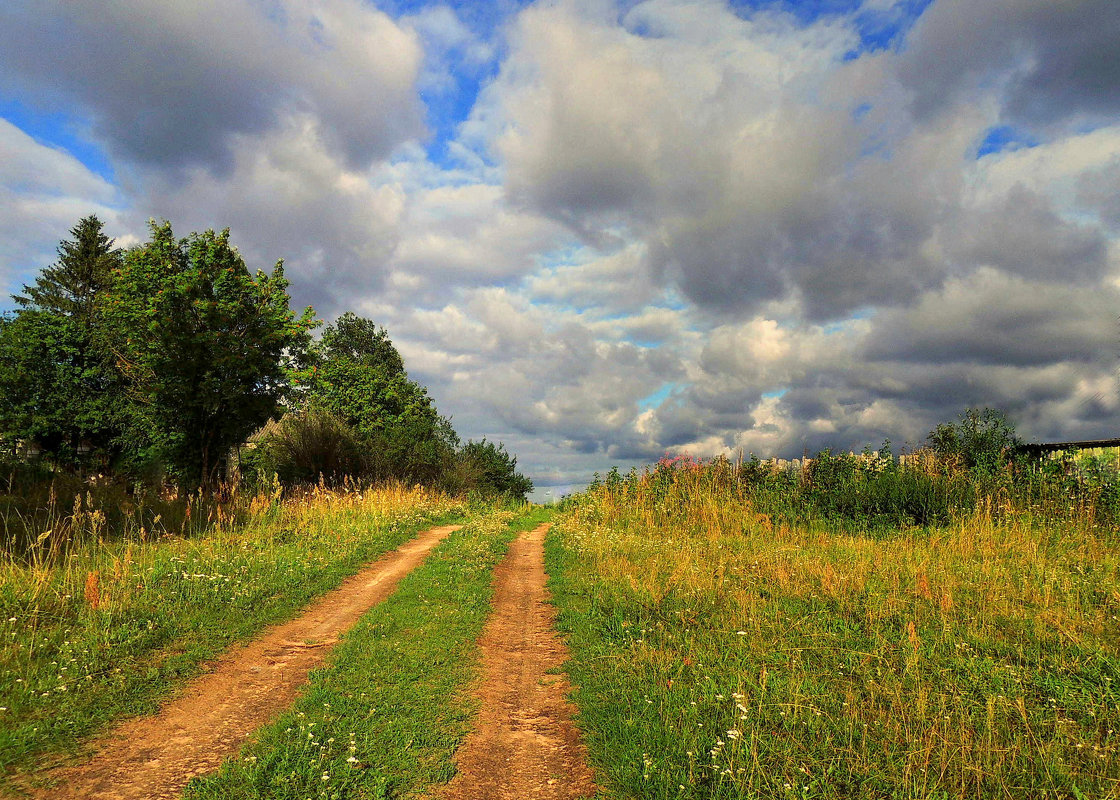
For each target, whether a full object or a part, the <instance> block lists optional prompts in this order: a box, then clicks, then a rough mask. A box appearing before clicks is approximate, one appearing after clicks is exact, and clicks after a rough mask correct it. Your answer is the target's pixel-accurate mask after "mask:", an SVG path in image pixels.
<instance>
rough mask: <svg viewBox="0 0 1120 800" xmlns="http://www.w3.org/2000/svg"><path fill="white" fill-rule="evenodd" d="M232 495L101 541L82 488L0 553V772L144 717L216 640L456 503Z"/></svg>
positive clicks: (262, 619) (412, 493)
mask: <svg viewBox="0 0 1120 800" xmlns="http://www.w3.org/2000/svg"><path fill="white" fill-rule="evenodd" d="M236 502H237V503H239V506H237V507H231V506H230V505H226V504H207V505H205V506H204V507H206V508H208V509H209V513H210V515H211V519H210V520H209V521H208V522H207V523H206V524H205V526H199V527H196V528H194V529H192V535H189V536H182V535H177V534H173V533H170V532H166V531H164V532H162V533H160V534H158V535H153V533H152V532H151V531H150V530H149V529H148V528H147V527H146V526H145V525H141V524H136V525H133V526H131V527H124V528H123V529H117V530H114V531H113V532H112V535H111V536H109V535H106V532H105V530H104V528H103V523H102V521H101V520H103V517H104V512H103V511H102V510H101V509H99V508H97V507H96V503H95V502H94V501H93V499H92V498H90V499H89V500H87V499H86V498H84V497H83V498H81V499H80V500H79V501H77V502H76V503H75V505H74V507H73V509H72V513H71V514H69V515H65V516H63V515H61V514H59V515H57V516H55V517H54V519H53V520H52V522H53V524H52V527H50V528H47V529H45V530H43V532H42V533H41V534H40V535H39V536H38V537H36V541H35V542H34V543H33V544H32V545H31V547H30V548H28V549H26V550H24V551H23V552H21V553H18V554H12V553H8V554H6V555H5V556H4V557H3V558H2V559H0V771H10V770H11V769H12V768H13V767H15V766H27V765H28V764H29V763H30V760H31V759H32V758H33V757H34V756H35V755H36V754H39V753H42V752H48V751H52V750H58V749H66V748H70V747H73V746H75V745H76V744H77V743H78V742H79V741H80V739H81V738H82V737H84V736H85V735H87V734H89V733H90V732H92V731H94V730H96V729H97V728H98V727H99V726H100V725H102V724H103V723H105V722H106V721H109V720H111V719H112V718H114V717H116V716H119V715H121V714H127V713H137V712H142V711H146V710H150V709H151V708H152V707H153V703H154V702H155V701H156V700H157V699H158V698H159V697H160V696H161V695H163V694H165V693H166V692H167V691H169V690H171V689H172V688H173V687H174V686H175V685H177V684H179V683H181V682H182V681H184V680H186V679H187V678H188V677H190V676H191V675H193V674H194V673H195V672H196V671H197V669H198V664H199V663H200V662H201V661H203V660H205V659H207V658H210V657H213V656H214V655H215V654H216V653H218V652H220V651H221V650H222V649H223V648H224V647H226V646H228V644H229V643H230V642H232V641H235V640H237V639H239V638H244V637H246V636H250V635H252V634H253V633H254V632H255V631H257V630H259V629H260V628H261V627H263V626H264V625H267V624H269V623H272V622H276V621H279V620H281V619H284V618H286V617H288V616H290V615H291V614H293V613H295V611H297V610H298V609H299V608H300V607H302V606H303V605H304V604H305V603H306V602H307V601H308V600H310V599H311V598H312V597H314V596H317V595H318V594H321V593H323V592H325V591H327V590H329V589H331V588H334V586H336V585H338V584H339V583H340V582H341V581H342V580H343V579H344V578H345V577H346V576H347V575H349V574H351V573H353V572H354V571H356V570H357V569H358V568H360V567H361V565H363V564H364V563H366V562H368V561H369V560H372V559H373V558H375V557H376V556H377V555H379V554H381V553H382V552H385V551H386V550H389V549H391V548H393V547H396V546H397V545H399V544H401V543H402V542H403V541H405V540H407V539H408V538H409V537H410V536H411V535H412V534H413V533H414V532H415V531H416V530H417V529H419V528H420V527H422V526H424V525H426V524H429V523H431V522H433V521H435V520H437V519H443V518H447V517H449V516H451V515H453V514H458V513H462V512H463V511H464V508H463V506H462V505H461V504H460V503H458V502H457V501H455V500H454V499H452V498H449V497H446V496H444V495H442V494H439V493H433V492H429V491H427V490H424V489H420V488H418V487H417V488H411V487H405V486H400V485H390V486H385V487H380V488H374V489H368V488H367V489H359V488H356V487H355V488H353V489H350V490H346V491H327V490H325V489H312V490H309V491H307V492H305V493H302V494H299V495H296V496H289V497H285V498H281V497H280V496H279V494H276V495H261V496H258V497H254V498H243V499H241V500H239V501H236ZM91 506H92V508H91ZM197 507H198V506H196V508H197ZM192 513H193V512H191V510H190V507H189V506H188V507H187V510H186V511H184V515H185V516H186V517H188V518H189V517H190V516H191V514H192Z"/></svg>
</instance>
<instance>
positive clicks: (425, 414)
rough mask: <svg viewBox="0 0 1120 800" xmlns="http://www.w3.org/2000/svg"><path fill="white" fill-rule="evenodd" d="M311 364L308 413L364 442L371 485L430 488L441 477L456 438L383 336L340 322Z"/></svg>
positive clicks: (373, 328) (361, 322) (368, 324)
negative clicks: (377, 481)
mask: <svg viewBox="0 0 1120 800" xmlns="http://www.w3.org/2000/svg"><path fill="white" fill-rule="evenodd" d="M311 360H312V363H313V364H314V370H313V377H312V379H311V386H310V389H309V396H308V401H309V403H310V405H311V406H312V407H315V408H321V409H323V410H326V411H328V412H330V413H331V414H332V415H334V416H335V417H336V418H337V419H338V420H339V421H340V422H342V423H343V424H344V425H346V426H348V427H349V428H351V429H353V430H354V431H355V432H356V433H357V434H358V436H359V437H361V439H362V441H363V442H364V443H365V445H366V447H367V448H368V449H369V455H370V465H371V470H372V471H373V473H374V475H375V477H398V478H406V479H409V480H417V481H424V482H431V481H435V480H437V479H438V478H439V477H440V476H441V475H442V474H443V472H444V471H445V470H446V468H447V465H448V462H449V460H450V459H451V458H453V456H454V448H455V445H456V444H457V438H456V437H455V434H454V431H453V430H452V429H451V426H450V424H448V423H447V421H446V420H444V419H443V418H442V417H441V416H440V415H439V413H438V412H437V411H436V408H435V404H434V403H432V399H431V397H429V396H428V391H427V389H425V388H424V387H423V386H421V385H420V384H418V383H416V382H415V381H413V380H411V379H410V378H409V377H408V374H407V373H406V372H405V369H404V360H403V359H402V358H401V356H400V353H399V352H398V351H397V348H396V347H394V346H393V343H392V342H391V341H390V340H389V336H388V334H387V333H386V331H385V329H384V328H380V327H378V326H377V325H375V324H374V323H373V322H372V321H370V320H368V319H364V318H362V317H358V316H356V315H355V314H352V313H346V314H343V315H342V316H341V317H339V319H338V320H337V321H336V322H335V324H333V325H330V326H328V327H327V328H326V329H325V330H324V331H323V336H322V338H321V340H320V342H319V344H318V346H317V347H316V348H315V354H314V356H313V357H312V359H311Z"/></svg>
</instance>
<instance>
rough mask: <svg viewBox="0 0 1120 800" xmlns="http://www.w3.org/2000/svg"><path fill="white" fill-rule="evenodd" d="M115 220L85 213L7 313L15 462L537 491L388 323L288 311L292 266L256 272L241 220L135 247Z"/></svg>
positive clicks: (116, 472)
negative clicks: (239, 245) (420, 375)
mask: <svg viewBox="0 0 1120 800" xmlns="http://www.w3.org/2000/svg"><path fill="white" fill-rule="evenodd" d="M103 227H104V225H103V223H102V221H101V220H99V219H98V218H97V217H96V216H88V217H85V218H84V219H82V220H80V221H79V222H78V223H77V225H75V226H74V227H73V228H72V229H71V230H70V237H71V238H70V239H67V240H64V241H62V242H61V244H60V245H59V247H58V260H57V262H56V263H54V264H53V265H51V266H49V267H46V268H45V269H43V270H42V271H41V273H40V274H39V276H38V277H37V278H36V280H35V282H34V283H33V284H31V285H28V286H25V287H24V289H23V292H22V294H20V295H16V296H15V297H14V299H15V302H16V304H17V306H18V308H17V309H16V311H15V312H13V313H11V314H7V315H4V316H3V317H0V439H2V442H3V444H4V446H5V449H6V451H7V453H8V456H9V457H13V458H15V459H17V460H18V459H20V458H25V457H27V456H28V454H34V455H35V456H36V457H37V459H38V461H39V463H40V464H41V465H43V466H45V467H47V468H48V469H50V470H61V471H68V472H88V471H90V470H96V471H97V472H101V473H104V474H109V475H111V476H115V477H120V478H122V479H125V480H129V481H138V480H143V481H148V482H157V483H158V482H163V481H174V482H175V483H176V484H177V485H178V486H179V487H181V488H183V489H188V490H193V489H196V488H199V487H203V488H207V487H213V486H215V485H217V484H220V483H222V482H223V481H226V480H227V479H228V478H230V477H231V475H230V474H229V471H230V469H231V464H234V465H236V466H237V467H238V471H239V474H240V475H241V477H242V478H246V479H249V480H256V481H259V482H271V481H274V480H279V481H281V482H283V483H305V482H318V481H326V482H338V481H342V480H344V479H353V480H382V479H399V480H406V481H410V482H417V483H423V484H426V485H432V486H439V487H442V488H445V489H448V490H450V491H453V492H470V491H477V492H481V493H486V494H506V495H510V496H512V497H515V498H524V496H525V495H526V494H527V493H528V492H529V491H531V490H532V483H531V481H530V480H529V479H528V478H526V477H525V476H524V475H522V474H521V473H519V472H518V471H517V469H516V466H517V459H516V458H515V457H513V456H512V455H510V454H509V453H508V452H507V451H506V450H505V448H504V447H503V445H501V444H500V443H499V444H494V443H491V442H488V441H486V440H485V439H484V440H482V441H481V442H472V441H468V442H467V443H466V444H463V443H462V442H461V441H460V439H459V437H458V435H457V434H456V433H455V430H454V428H453V427H452V425H451V422H450V420H449V419H447V418H446V417H443V416H441V415H440V414H439V413H438V411H437V410H436V408H435V405H434V403H433V402H432V399H431V398H430V397H429V395H428V393H427V390H426V389H425V388H424V387H423V386H421V385H420V384H418V383H417V382H416V381H413V380H411V379H410V378H409V377H408V374H407V372H406V371H405V367H404V361H403V359H402V358H401V356H400V353H399V352H398V351H397V349H396V347H394V346H393V343H392V342H391V341H390V339H389V336H388V334H387V332H386V331H385V329H384V328H381V327H379V326H377V325H376V324H374V323H373V322H372V321H370V320H368V319H364V318H362V317H359V316H356V315H355V314H352V313H346V314H343V315H342V316H341V317H339V318H338V320H337V321H336V322H335V323H334V324H333V325H329V326H327V327H326V328H325V329H324V331H323V333H322V335H321V336H320V337H319V338H318V339H315V338H314V337H313V336H312V332H313V331H314V330H315V329H316V328H317V327H319V325H320V324H321V323H320V321H319V320H318V319H316V315H315V311H314V309H312V308H310V307H308V308H306V309H304V310H303V312H302V313H300V314H298V315H297V314H296V313H294V312H293V311H292V309H291V307H290V305H289V301H290V298H289V295H288V281H287V279H286V278H285V277H284V269H283V263H282V262H278V263H277V264H276V266H275V268H274V269H273V270H272V272H271V274H269V273H266V272H264V271H258V272H256V274H253V273H251V272H250V271H249V269H248V268H247V267H246V265H245V262H244V261H243V260H242V258H241V256H240V254H239V253H238V251H237V249H236V248H235V247H234V246H233V245H232V244H231V243H230V241H229V230H228V229H227V230H224V231H221V232H215V231H213V230H208V231H205V232H203V233H192V234H191V235H190V236H188V237H186V238H182V239H180V238H176V237H175V235H174V233H173V232H172V229H171V224H170V223H168V222H162V223H156V222H152V223H151V225H150V227H151V237H150V239H149V241H148V242H146V243H145V244H141V245H138V246H136V247H132V248H130V249H127V250H123V249H120V248H117V247H116V246H115V244H114V241H113V240H112V239H110V238H109V237H108V236H106V235H105V233H104V231H103ZM270 421H271V423H270ZM262 428H263V430H262ZM254 434H255V435H254ZM250 438H252V439H253V441H252V442H251V444H250V446H248V447H243V446H242V445H244V444H245V443H247V442H248V441H249V440H250ZM231 452H232V453H238V454H240V458H235V459H230V454H231Z"/></svg>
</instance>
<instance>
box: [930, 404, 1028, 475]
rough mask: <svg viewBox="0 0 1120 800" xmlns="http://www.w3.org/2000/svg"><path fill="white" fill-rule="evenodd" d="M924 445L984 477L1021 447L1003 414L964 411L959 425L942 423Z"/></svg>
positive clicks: (991, 411) (987, 411)
mask: <svg viewBox="0 0 1120 800" xmlns="http://www.w3.org/2000/svg"><path fill="white" fill-rule="evenodd" d="M927 442H928V444H929V446H930V447H931V448H932V449H933V450H934V452H936V453H937V454H938V455H940V456H942V457H947V458H958V459H960V461H961V465H962V466H964V467H966V468H968V469H972V470H977V471H979V472H985V473H992V472H995V471H997V470H999V469H1000V468H1001V467H1003V466H1004V465H1005V464H1006V463H1007V461H1008V457H1009V454H1010V452H1011V451H1013V450H1014V449H1015V448H1016V447H1017V446H1018V445H1019V444H1020V443H1021V442H1020V439H1019V437H1018V436H1016V434H1015V427H1014V426H1013V425H1012V424H1011V422H1010V421H1008V419H1007V417H1006V416H1005V415H1004V413H1003V412H1002V411H997V410H996V409H993V408H984V409H978V408H969V409H967V410H965V411H964V412H962V413H961V415H960V422H958V423H956V424H954V423H951V422H943V423H941V424H940V425H938V426H937V427H936V428H934V429H933V430H932V431H930V433H929V436H928V437H927Z"/></svg>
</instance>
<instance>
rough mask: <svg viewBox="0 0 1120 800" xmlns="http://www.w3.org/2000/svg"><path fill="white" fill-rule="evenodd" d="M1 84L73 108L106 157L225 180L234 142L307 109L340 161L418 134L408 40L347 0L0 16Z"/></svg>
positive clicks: (31, 8) (211, 1)
mask: <svg viewBox="0 0 1120 800" xmlns="http://www.w3.org/2000/svg"><path fill="white" fill-rule="evenodd" d="M0 49H3V51H4V54H5V55H4V59H3V62H2V63H0V76H2V78H3V79H4V81H5V82H6V83H7V84H8V85H9V86H12V85H15V86H19V87H21V89H22V91H21V94H23V95H24V96H25V97H26V98H27V99H29V100H34V101H36V102H48V103H52V104H54V103H59V102H67V103H77V104H78V106H79V107H81V108H83V109H85V110H86V111H87V112H88V113H89V115H90V116H91V117H92V119H93V122H94V128H95V130H96V131H97V133H98V135H99V136H100V137H101V138H102V139H103V141H104V142H105V143H106V144H107V145H108V146H109V148H110V150H112V151H113V152H115V153H119V154H120V155H122V156H123V157H124V158H126V159H128V160H131V161H135V162H138V163H140V164H144V165H147V166H155V167H158V168H160V169H174V168H180V167H189V166H197V165H202V166H204V167H206V168H208V169H210V170H212V171H214V172H217V173H224V172H226V171H227V170H228V169H230V168H231V166H232V164H233V162H234V160H235V153H234V144H235V143H234V137H236V136H237V135H260V134H264V133H266V132H268V131H270V130H273V129H275V128H276V127H277V126H278V125H280V124H281V123H282V122H283V121H284V119H285V117H286V116H288V115H290V114H310V115H313V116H314V117H316V118H317V119H318V120H319V123H320V134H321V136H322V137H323V139H324V141H326V142H327V143H329V145H330V146H331V147H332V149H333V150H334V151H336V152H338V153H340V154H341V155H342V156H343V157H344V158H345V160H346V162H347V164H348V165H349V166H351V167H357V166H361V165H364V164H367V163H368V162H369V161H370V160H371V159H374V158H379V157H384V156H386V155H387V154H388V153H389V152H391V150H392V149H393V148H394V147H395V146H396V145H398V144H400V143H401V142H402V141H406V140H407V139H409V138H413V137H415V136H417V135H419V134H421V133H422V132H423V125H422V116H421V106H420V104H419V102H418V100H417V97H416V94H415V83H416V80H417V76H418V74H419V70H420V63H421V56H422V54H421V50H420V47H419V44H418V41H417V38H416V35H415V34H414V33H411V32H409V31H408V30H405V29H403V28H401V27H400V26H398V25H397V24H396V23H395V22H394V21H393V20H391V19H390V18H389V17H388V16H386V15H385V14H383V13H381V12H379V11H377V10H376V9H374V8H371V7H370V6H368V5H365V4H363V3H360V2H358V0H317V1H316V2H313V3H301V2H288V0H273V1H271V2H267V3H253V2H245V1H244V0H241V1H239V2H224V1H222V2H219V0H201V1H199V2H190V3H166V2H160V0H110V1H109V2H89V1H88V0H80V1H79V2H64V1H62V0H59V1H58V2H49V3H39V2H35V3H32V2H26V0H14V2H10V3H5V4H4V5H3V7H2V8H0Z"/></svg>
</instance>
